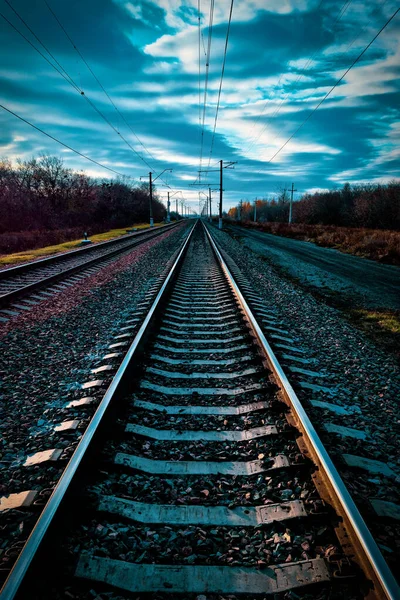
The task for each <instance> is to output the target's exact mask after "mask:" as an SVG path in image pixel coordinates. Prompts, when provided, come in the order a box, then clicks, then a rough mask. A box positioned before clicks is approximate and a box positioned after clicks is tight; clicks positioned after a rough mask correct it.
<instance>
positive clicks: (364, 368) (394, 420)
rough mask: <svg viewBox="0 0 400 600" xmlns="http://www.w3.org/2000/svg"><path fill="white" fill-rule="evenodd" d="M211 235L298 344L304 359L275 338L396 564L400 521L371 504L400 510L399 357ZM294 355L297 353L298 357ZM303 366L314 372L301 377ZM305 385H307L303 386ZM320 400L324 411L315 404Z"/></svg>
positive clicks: (231, 242) (227, 239) (222, 237)
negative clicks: (329, 427)
mask: <svg viewBox="0 0 400 600" xmlns="http://www.w3.org/2000/svg"><path fill="white" fill-rule="evenodd" d="M212 231H213V234H214V235H215V236H216V238H217V240H218V241H219V242H220V244H221V245H222V248H223V249H224V250H225V252H226V253H227V255H228V256H229V257H231V259H233V261H234V262H235V263H236V265H237V266H238V268H239V270H240V271H241V272H242V273H243V274H244V275H245V277H246V278H247V280H248V281H249V283H250V286H251V288H252V290H253V291H254V292H255V293H256V294H258V295H260V296H261V298H263V300H264V302H265V308H267V309H269V310H270V311H271V312H272V313H273V314H274V317H273V319H272V318H271V319H272V320H273V321H275V322H276V323H282V324H283V325H280V327H284V329H285V330H286V331H287V332H289V335H290V338H292V340H293V343H291V344H289V345H291V346H293V347H295V348H297V349H299V351H302V353H301V354H300V355H299V354H296V353H295V352H290V351H289V350H284V349H282V348H278V347H277V346H276V343H274V340H272V345H273V347H274V348H276V350H275V351H276V352H277V354H278V357H279V360H280V362H281V364H282V365H283V367H284V370H285V372H286V373H287V375H288V376H289V380H290V381H291V383H292V385H293V386H294V387H295V390H296V392H297V394H298V396H299V398H300V400H301V401H302V402H303V403H304V406H306V407H307V408H306V409H307V412H308V414H309V416H310V418H311V420H312V421H313V423H314V425H315V426H316V428H317V430H318V431H319V434H320V436H321V438H322V441H323V443H324V444H325V445H326V447H327V449H328V451H329V453H330V454H331V456H332V458H333V460H334V462H335V464H336V466H337V468H338V470H339V472H340V474H341V475H342V477H343V478H344V479H345V481H346V482H347V483H348V485H349V487H350V489H351V490H352V492H353V496H354V497H355V499H356V502H357V504H358V506H359V509H360V511H361V512H362V514H363V515H364V517H365V518H366V520H367V523H368V525H369V527H370V528H371V530H372V531H373V533H374V535H375V537H376V539H377V541H378V543H379V544H380V547H381V549H382V550H383V552H384V553H385V556H386V558H387V559H388V560H389V561H390V563H391V564H395V563H396V558H395V557H396V554H397V556H398V554H399V550H400V526H399V522H398V521H397V522H396V521H393V520H382V519H377V518H376V515H375V514H374V511H373V510H372V508H371V504H370V500H372V499H380V500H385V501H389V502H394V503H396V504H397V505H399V504H400V490H399V482H400V477H399V475H400V455H399V451H398V448H399V437H400V436H399V433H400V408H399V404H398V397H399V392H400V369H399V366H398V364H397V361H396V359H395V357H394V356H391V355H390V354H388V353H387V352H385V351H384V350H383V349H382V348H381V347H379V346H378V345H377V344H375V343H374V342H373V341H371V340H370V339H369V338H367V336H366V335H365V334H364V333H363V332H362V331H360V330H359V329H357V328H356V327H355V326H353V325H352V324H351V323H349V322H348V320H347V319H346V318H345V317H344V316H343V314H342V313H341V311H339V310H337V309H336V308H334V307H332V306H329V305H328V304H327V303H326V302H324V301H321V300H320V299H318V298H316V297H315V295H313V294H312V293H311V292H310V291H309V290H307V289H305V288H304V287H303V286H301V285H297V284H296V283H294V282H293V281H290V280H289V279H288V278H287V277H283V276H281V275H280V274H279V273H278V272H277V270H276V269H275V268H274V267H273V266H272V265H270V264H269V263H268V262H266V261H265V260H263V258H262V257H261V256H258V255H257V253H255V252H254V251H252V250H251V249H249V248H247V247H246V246H244V245H243V244H242V243H240V242H239V241H237V240H236V239H233V238H232V236H231V235H229V234H228V233H226V232H219V231H218V230H217V229H216V228H213V229H212ZM262 235H264V234H262ZM286 241H287V240H285V242H286ZM290 241H291V240H290ZM265 332H266V333H268V332H267V331H265ZM267 338H268V335H267ZM270 339H271V338H270ZM278 341H279V340H278ZM281 343H282V342H281ZM290 354H291V355H293V354H295V358H293V356H292V357H290V356H288V355H290ZM299 356H301V357H304V358H306V360H307V361H309V362H308V364H307V365H305V366H304V365H302V364H299V363H298V362H296V358H298V357H299ZM299 368H300V371H299V370H298V369H299ZM301 368H303V369H305V370H308V371H309V374H308V375H307V374H305V373H304V372H303V373H302V372H301ZM304 383H306V384H307V385H308V386H309V387H307V388H305V387H304ZM321 402H323V403H325V405H321V404H320V405H319V406H318V405H317V404H315V403H321ZM313 403H314V404H313ZM332 406H333V407H334V409H335V410H332ZM338 411H345V412H344V413H343V412H342V414H339V412H338ZM326 423H330V424H333V425H335V426H340V427H343V426H344V427H351V428H354V429H357V430H359V431H362V432H365V434H366V439H365V440H362V441H361V440H355V439H354V438H351V437H346V436H343V435H339V434H337V433H328V432H327V431H326V430H325V424H326ZM345 453H347V454H352V455H358V456H360V457H363V458H367V459H368V458H369V459H374V460H377V461H381V462H382V463H384V464H386V465H388V466H389V467H390V468H391V471H392V474H391V475H390V476H385V475H384V474H383V473H380V472H378V473H375V474H372V473H371V472H368V471H365V470H361V469H357V470H354V469H350V468H349V467H348V466H347V465H346V464H345V462H344V460H343V455H344V454H345ZM397 560H398V558H397Z"/></svg>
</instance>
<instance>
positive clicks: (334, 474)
mask: <svg viewBox="0 0 400 600" xmlns="http://www.w3.org/2000/svg"><path fill="white" fill-rule="evenodd" d="M203 226H204V229H205V231H206V233H207V235H208V238H209V240H210V242H211V245H212V247H213V249H214V252H215V254H216V256H217V258H218V261H219V263H220V265H221V267H222V269H223V271H224V273H225V275H226V277H227V279H228V282H229V283H230V285H231V287H232V289H233V291H234V293H235V295H236V297H237V299H238V300H239V303H240V305H241V306H242V308H243V311H244V313H245V315H246V318H247V319H248V321H249V323H250V325H251V327H252V329H253V331H254V332H255V334H256V336H257V339H258V341H259V343H260V345H261V348H262V350H263V352H264V353H265V355H266V357H267V359H268V362H269V365H270V366H271V368H272V371H273V373H274V374H275V376H276V378H277V380H278V382H279V383H280V385H281V387H282V391H283V392H284V394H285V396H286V398H287V399H288V400H289V403H290V405H291V407H292V409H293V411H294V413H295V415H296V417H297V419H298V422H299V423H300V425H301V429H302V431H303V433H304V434H305V436H306V438H307V440H308V441H309V443H310V445H311V447H312V449H313V453H314V455H315V456H316V457H317V460H318V466H319V467H320V468H321V469H322V470H323V473H324V474H325V476H326V478H327V480H328V482H329V485H330V487H331V489H332V490H333V492H334V494H335V495H336V498H337V500H338V501H339V503H340V507H341V509H342V513H343V514H344V515H345V516H346V517H347V521H348V523H349V524H350V526H351V527H352V529H353V531H354V533H355V536H356V541H358V544H357V545H358V548H361V549H362V551H363V553H364V560H363V564H364V565H367V566H368V565H369V566H370V574H371V569H372V571H373V573H372V579H373V581H374V583H375V584H377V585H379V586H380V588H381V593H380V594H379V596H378V598H383V597H385V598H387V599H390V600H398V599H399V598H400V586H399V584H398V583H397V581H396V579H395V578H394V576H393V574H392V572H391V571H390V569H389V567H388V565H387V563H386V561H385V559H384V558H383V556H382V553H381V551H380V550H379V548H378V546H377V544H376V542H375V540H374V538H373V537H372V534H371V532H370V531H369V529H368V527H367V525H366V524H365V521H364V519H363V518H362V516H361V514H360V512H359V510H358V508H357V507H356V505H355V503H354V500H353V499H352V497H351V496H350V494H349V492H348V490H347V488H346V486H345V484H344V482H343V480H342V478H341V477H340V475H339V473H338V471H337V469H336V467H335V465H334V464H333V462H332V459H331V458H330V456H329V454H328V452H327V451H326V450H325V447H324V445H323V443H322V441H321V439H320V437H319V435H318V434H317V432H316V430H315V428H314V426H313V424H312V423H311V421H310V418H309V417H308V415H307V413H306V412H305V410H304V408H303V406H302V404H301V402H300V400H299V399H298V397H297V394H296V392H295V391H294V389H293V387H292V386H291V384H290V383H289V380H288V378H287V376H286V374H285V373H284V371H283V369H282V367H281V365H280V364H279V361H278V359H277V358H276V356H275V353H274V351H273V350H272V348H271V346H270V345H269V343H268V341H267V339H266V337H265V335H264V333H263V332H262V330H261V328H260V326H259V324H258V322H257V320H256V318H255V316H254V315H253V313H252V311H251V309H250V307H249V305H248V304H247V302H246V300H245V298H244V296H243V294H242V293H241V291H240V289H239V287H238V285H237V284H236V281H235V279H234V276H233V275H232V274H231V272H230V270H229V268H228V266H227V264H226V262H225V261H224V259H223V257H222V255H221V252H220V250H219V249H218V246H217V243H216V242H215V240H214V238H213V236H212V235H211V233H210V231H209V230H208V228H207V227H206V226H205V225H204V223H203ZM373 575H375V577H373ZM382 593H383V594H384V596H382Z"/></svg>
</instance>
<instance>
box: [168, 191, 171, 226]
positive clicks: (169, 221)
mask: <svg viewBox="0 0 400 600" xmlns="http://www.w3.org/2000/svg"><path fill="white" fill-rule="evenodd" d="M167 194H168V200H167V223H171V214H170V211H169V207H170V205H171V204H170V201H169V192H167Z"/></svg>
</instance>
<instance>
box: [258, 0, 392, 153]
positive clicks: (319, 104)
mask: <svg viewBox="0 0 400 600" xmlns="http://www.w3.org/2000/svg"><path fill="white" fill-rule="evenodd" d="M399 11H400V8H398V9H397V10H396V11H395V12H394V13H393V14H392V16H391V17H390V18H389V19H388V20H387V21H386V23H385V24H384V25H383V27H381V29H380V30H379V31H378V33H376V34H375V35H374V37H373V38H372V40H371V41H370V42H369V43H368V44H367V45H366V46H365V48H364V49H363V50H362V51H361V52H360V54H359V55H358V56H357V58H356V59H355V60H353V62H352V63H351V65H350V66H349V67H348V68H347V69H346V70H345V72H344V73H343V75H341V76H340V77H339V79H338V80H337V81H336V83H335V84H334V85H333V86H332V87H331V89H330V90H329V91H328V92H327V93H326V94H325V96H324V97H323V98H322V100H320V102H318V104H317V106H316V107H315V108H314V109H313V110H312V111H311V112H310V113H309V115H307V117H306V118H305V119H304V121H303V122H302V123H301V124H300V125H299V127H297V129H296V130H295V131H294V132H293V133H292V135H291V136H290V137H289V138H288V139H287V140H286V142H285V143H284V144H282V146H281V147H280V148H279V150H277V151H276V152H275V154H274V155H273V156H272V157H271V158H270V159H269V160H268V161H267V162H268V163H270V162H272V161H273V160H274V158H275V157H276V156H278V154H279V153H280V152H281V151H282V150H283V149H284V148H285V146H286V145H287V144H288V143H289V142H290V140H292V139H293V138H294V137H295V135H297V133H298V132H299V131H300V129H301V128H302V127H303V126H304V125H305V124H306V123H307V121H308V120H309V119H310V118H311V117H312V115H313V114H314V113H315V112H316V111H317V110H318V108H319V107H320V106H321V104H322V103H323V102H325V100H326V99H327V98H328V96H330V95H331V93H332V92H333V90H334V89H335V88H336V87H337V86H338V85H339V83H340V82H341V81H342V80H343V79H344V78H345V77H346V75H347V73H348V72H349V71H350V70H351V69H352V68H353V67H354V65H355V64H356V63H357V62H358V61H359V60H360V58H361V57H362V56H363V55H364V54H365V53H366V51H367V50H368V48H369V47H370V46H371V45H372V44H373V43H374V41H375V40H376V39H377V37H379V36H380V34H381V33H382V31H383V30H384V29H386V27H387V26H388V25H389V23H390V22H391V21H392V20H393V19H394V18H395V16H396V15H397V13H398V12H399Z"/></svg>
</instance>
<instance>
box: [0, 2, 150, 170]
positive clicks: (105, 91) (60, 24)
mask: <svg viewBox="0 0 400 600" xmlns="http://www.w3.org/2000/svg"><path fill="white" fill-rule="evenodd" d="M6 2H7V0H6ZM44 3H45V4H46V6H47V8H48V9H49V11H50V12H51V14H52V15H53V17H54V18H55V20H56V21H57V23H58V25H59V26H60V28H61V29H62V30H63V32H64V33H65V35H66V37H67V38H68V40H69V42H70V43H71V45H72V47H73V48H74V50H75V51H76V52H77V54H79V56H80V58H81V59H82V61H83V62H84V64H85V66H86V67H87V69H88V71H89V72H90V73H91V75H92V76H93V78H94V79H95V81H96V82H97V84H98V85H99V87H100V88H101V89H102V91H103V92H104V94H105V95H106V96H107V98H108V100H109V101H110V103H111V104H112V106H113V107H114V109H115V111H116V112H117V114H118V115H119V116H120V118H121V119H122V120H123V122H124V123H125V125H126V126H127V127H128V128H129V130H130V131H131V133H132V134H133V135H134V136H135V138H136V139H137V141H138V142H139V144H140V145H141V146H142V148H143V149H144V150H145V151H146V152H147V154H148V155H149V156H150V157H151V158H152V159H153V160H155V161H156V160H157V159H156V158H154V156H153V155H152V154H151V152H150V151H149V150H148V148H146V146H145V144H144V143H143V142H142V141H141V140H140V139H139V137H138V136H137V134H136V133H135V131H134V130H133V129H132V127H131V125H130V124H129V123H128V121H127V120H126V119H125V117H124V115H123V114H122V113H121V111H120V110H119V108H118V107H117V106H116V105H115V103H114V101H113V99H112V98H111V96H110V95H109V93H108V92H107V90H106V89H105V88H104V86H103V84H102V83H101V81H100V80H99V78H98V77H97V75H96V74H95V73H94V71H93V69H92V68H91V66H90V65H89V64H88V62H87V61H86V59H85V57H84V56H83V55H82V52H81V51H80V50H79V48H78V47H77V45H76V44H75V42H74V41H73V40H72V38H71V36H70V35H69V33H68V32H67V30H66V29H65V27H64V25H63V24H62V22H61V21H60V19H59V17H58V16H57V15H56V13H55V12H54V11H53V9H52V8H51V6H50V5H49V3H48V2H47V0H44ZM35 37H36V36H35Z"/></svg>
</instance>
